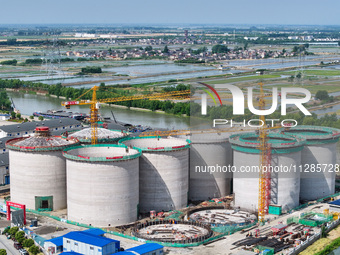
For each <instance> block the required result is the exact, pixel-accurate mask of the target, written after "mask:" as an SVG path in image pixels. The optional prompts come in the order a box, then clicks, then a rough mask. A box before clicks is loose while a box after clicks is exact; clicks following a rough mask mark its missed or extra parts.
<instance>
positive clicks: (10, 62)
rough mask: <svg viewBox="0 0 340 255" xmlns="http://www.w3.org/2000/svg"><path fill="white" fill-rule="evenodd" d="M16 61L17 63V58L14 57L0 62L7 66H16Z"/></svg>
mask: <svg viewBox="0 0 340 255" xmlns="http://www.w3.org/2000/svg"><path fill="white" fill-rule="evenodd" d="M17 63H18V60H16V59H12V60H4V61H1V62H0V64H1V65H8V66H16V65H17Z"/></svg>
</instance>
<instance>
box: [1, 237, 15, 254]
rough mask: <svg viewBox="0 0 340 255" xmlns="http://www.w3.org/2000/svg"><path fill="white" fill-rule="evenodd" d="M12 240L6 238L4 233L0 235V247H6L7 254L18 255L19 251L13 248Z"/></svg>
mask: <svg viewBox="0 0 340 255" xmlns="http://www.w3.org/2000/svg"><path fill="white" fill-rule="evenodd" d="M13 244H14V242H13V241H12V240H8V239H7V237H6V236H5V235H0V249H6V251H7V255H19V254H20V253H19V251H18V250H17V249H15V248H14V246H13Z"/></svg>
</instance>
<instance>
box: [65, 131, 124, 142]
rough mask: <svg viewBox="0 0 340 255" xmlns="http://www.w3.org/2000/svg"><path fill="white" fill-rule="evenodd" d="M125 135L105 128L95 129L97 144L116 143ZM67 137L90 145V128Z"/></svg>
mask: <svg viewBox="0 0 340 255" xmlns="http://www.w3.org/2000/svg"><path fill="white" fill-rule="evenodd" d="M127 135H128V134H127V133H126V132H122V131H120V130H110V129H106V128H98V129H97V138H98V142H99V143H104V142H110V141H111V142H112V141H117V140H119V139H121V138H122V137H124V136H127ZM69 136H71V137H75V138H77V139H78V140H79V141H80V142H84V143H86V142H88V143H90V142H91V128H85V129H83V130H80V131H76V132H74V133H70V134H69Z"/></svg>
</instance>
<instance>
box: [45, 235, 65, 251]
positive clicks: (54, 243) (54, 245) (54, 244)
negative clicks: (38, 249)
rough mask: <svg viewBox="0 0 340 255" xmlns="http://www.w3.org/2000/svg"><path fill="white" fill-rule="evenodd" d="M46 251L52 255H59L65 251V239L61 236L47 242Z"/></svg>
mask: <svg viewBox="0 0 340 255" xmlns="http://www.w3.org/2000/svg"><path fill="white" fill-rule="evenodd" d="M44 249H45V250H46V251H48V252H49V253H50V254H54V253H59V252H62V251H63V237H62V236H59V237H56V238H52V239H50V240H46V241H45V243H44Z"/></svg>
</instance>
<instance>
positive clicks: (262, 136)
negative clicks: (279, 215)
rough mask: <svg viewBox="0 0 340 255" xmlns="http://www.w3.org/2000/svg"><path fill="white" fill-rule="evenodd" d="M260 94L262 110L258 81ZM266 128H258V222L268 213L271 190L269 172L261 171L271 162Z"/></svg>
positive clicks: (262, 94) (260, 103) (262, 103)
mask: <svg viewBox="0 0 340 255" xmlns="http://www.w3.org/2000/svg"><path fill="white" fill-rule="evenodd" d="M259 85H260V95H259V108H260V110H264V108H265V105H266V103H265V100H264V93H263V83H262V82H260V84H259ZM260 120H261V121H262V123H266V119H265V117H264V115H260ZM267 132H268V128H267V127H266V126H265V125H263V126H262V127H261V128H260V129H259V138H258V139H259V142H260V145H259V146H258V149H259V150H260V151H261V154H260V168H259V169H260V171H259V172H260V173H259V195H258V219H259V222H263V221H264V218H265V214H266V213H268V208H269V203H270V192H271V178H270V176H271V175H270V172H269V171H266V172H264V171H263V167H264V166H266V167H267V169H269V168H268V166H269V165H270V163H271V147H270V144H269V143H268V135H267Z"/></svg>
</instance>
